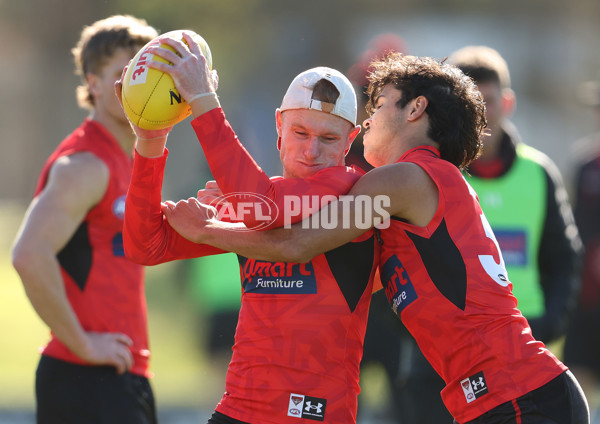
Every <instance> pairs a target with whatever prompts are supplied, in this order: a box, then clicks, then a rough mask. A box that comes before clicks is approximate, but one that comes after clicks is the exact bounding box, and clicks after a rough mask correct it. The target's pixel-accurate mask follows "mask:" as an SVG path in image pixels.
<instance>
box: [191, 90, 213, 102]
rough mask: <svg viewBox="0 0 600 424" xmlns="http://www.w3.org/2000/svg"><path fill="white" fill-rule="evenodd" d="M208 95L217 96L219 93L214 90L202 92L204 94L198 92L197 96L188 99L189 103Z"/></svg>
mask: <svg viewBox="0 0 600 424" xmlns="http://www.w3.org/2000/svg"><path fill="white" fill-rule="evenodd" d="M208 96H215V97H216V96H217V93H214V92H212V91H210V92H208V93H202V94H196V95H195V96H192V97H190V99H189V100H188V104H189V103H192V102H193V101H194V100H196V99H199V98H201V97H208Z"/></svg>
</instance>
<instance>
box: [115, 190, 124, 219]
mask: <svg viewBox="0 0 600 424" xmlns="http://www.w3.org/2000/svg"><path fill="white" fill-rule="evenodd" d="M126 197H127V196H126V195H125V194H124V195H122V196H119V197H117V198H116V199H115V201H114V202H113V204H112V212H113V215H114V216H116V217H117V218H118V219H123V218H124V217H125V199H126Z"/></svg>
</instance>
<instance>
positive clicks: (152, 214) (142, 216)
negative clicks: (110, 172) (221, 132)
mask: <svg viewBox="0 0 600 424" xmlns="http://www.w3.org/2000/svg"><path fill="white" fill-rule="evenodd" d="M167 155H168V151H165V153H164V155H163V156H162V157H160V158H155V159H148V158H144V157H141V156H140V155H136V157H135V159H134V171H133V174H132V178H131V183H130V186H129V192H128V194H127V200H126V204H125V218H124V224H123V245H124V248H125V254H126V256H127V257H128V258H129V259H130V260H132V261H134V262H136V263H139V264H142V265H156V264H160V263H164V262H169V261H173V260H177V259H188V258H194V257H200V256H206V255H211V254H217V253H223V252H222V251H221V250H220V249H216V248H213V247H211V246H206V245H198V244H195V243H192V242H190V241H188V240H186V239H185V238H183V237H182V236H180V235H179V234H178V233H177V232H176V231H175V230H174V229H173V228H172V227H171V226H170V225H169V223H168V222H167V221H166V220H165V219H164V216H163V213H162V211H161V188H162V183H163V174H164V167H165V163H166V159H167Z"/></svg>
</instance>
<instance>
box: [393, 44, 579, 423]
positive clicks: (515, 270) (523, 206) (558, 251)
mask: <svg viewBox="0 0 600 424" xmlns="http://www.w3.org/2000/svg"><path fill="white" fill-rule="evenodd" d="M448 61H449V63H451V64H453V65H455V66H457V67H458V68H460V69H461V70H462V71H463V72H464V73H465V74H466V75H468V76H470V77H471V78H472V79H473V80H474V81H475V83H476V84H477V88H478V89H479V91H480V92H481V93H482V95H483V98H484V101H485V105H486V119H487V122H488V134H487V135H485V136H484V138H483V147H482V152H481V155H480V156H479V158H478V159H476V160H474V161H473V162H472V163H471V164H470V165H469V167H468V168H467V173H468V174H470V175H468V174H467V175H466V178H467V181H468V182H469V184H471V186H472V187H473V188H474V189H475V192H476V193H477V195H478V197H479V203H480V205H481V208H482V209H483V211H484V212H485V216H486V218H487V219H488V221H489V223H490V225H491V227H492V230H493V231H494V234H495V236H496V239H497V241H498V244H499V246H500V249H501V251H502V255H503V257H504V261H505V265H506V269H507V271H508V275H509V276H510V281H511V282H512V283H513V294H514V295H515V297H516V298H517V301H518V307H519V310H520V311H521V312H522V313H523V315H524V316H525V317H526V318H527V320H528V322H529V325H530V327H531V330H532V332H533V336H534V337H535V338H536V339H537V340H540V341H541V342H543V343H545V344H548V343H552V342H555V341H557V340H558V339H559V338H561V337H562V336H564V334H565V331H566V328H567V322H568V319H569V316H570V314H571V313H572V312H573V310H574V308H575V299H576V296H577V290H578V287H579V271H580V266H579V265H580V254H581V241H580V239H579V236H578V234H577V228H576V226H575V224H574V219H573V214H572V211H571V207H570V204H569V202H568V197H567V192H566V189H565V186H564V183H563V180H562V177H561V175H560V173H559V171H558V168H557V167H556V166H555V165H554V163H553V162H552V161H551V160H550V159H549V158H548V157H547V156H546V155H545V154H543V153H542V152H540V151H538V150H536V149H534V148H533V147H530V146H528V145H526V144H525V143H523V142H522V141H521V140H520V137H519V134H518V133H517V130H516V129H515V127H514V125H513V124H512V123H511V122H510V120H509V118H510V116H511V114H512V113H513V111H514V108H515V104H516V99H515V93H514V92H513V90H512V89H511V83H510V73H509V69H508V65H507V64H506V61H505V60H504V58H503V57H502V56H501V55H500V54H499V53H498V52H497V51H496V50H494V49H492V48H490V47H487V46H467V47H464V48H462V49H459V50H457V51H455V52H454V53H452V54H451V55H450V57H449V59H448ZM406 346H407V347H408V346H412V349H411V353H410V362H409V364H410V365H409V367H408V368H407V369H404V368H403V370H402V371H403V374H404V375H406V378H405V380H404V381H405V383H406V385H405V386H404V389H403V396H404V397H405V400H404V402H405V404H406V405H412V407H411V408H410V409H409V410H407V411H406V412H408V413H409V414H410V416H409V417H407V419H410V421H407V422H423V423H438V422H448V420H449V419H451V418H450V414H449V413H448V411H447V410H446V408H445V407H444V405H443V403H442V402H441V398H440V396H439V392H440V391H441V390H442V389H443V387H444V382H443V381H442V380H441V379H440V378H439V377H438V376H437V374H436V373H435V372H434V370H433V368H432V367H431V366H430V365H429V364H428V363H427V361H426V360H425V358H424V356H423V355H422V354H421V352H420V351H419V349H418V347H417V346H416V345H415V344H414V343H410V342H409V341H408V340H407V343H406Z"/></svg>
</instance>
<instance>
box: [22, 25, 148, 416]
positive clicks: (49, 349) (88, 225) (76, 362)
mask: <svg viewBox="0 0 600 424" xmlns="http://www.w3.org/2000/svg"><path fill="white" fill-rule="evenodd" d="M157 35H158V34H157V31H156V30H155V29H154V28H153V27H151V26H149V25H148V24H147V23H146V21H144V20H142V19H137V18H135V17H132V16H128V15H127V16H121V15H119V16H112V17H109V18H106V19H102V20H99V21H97V22H95V23H93V24H92V25H90V26H86V27H85V28H84V29H83V31H82V33H81V37H80V39H79V41H78V43H77V45H76V46H75V47H74V48H73V49H72V53H73V56H74V60H75V67H76V72H77V74H79V75H80V76H81V78H82V85H81V86H80V87H78V88H77V100H78V102H79V105H80V106H81V107H82V108H85V109H88V110H89V112H90V114H89V116H88V117H87V118H86V119H85V120H84V122H83V123H82V124H81V125H80V126H79V127H78V128H77V129H76V130H75V131H74V132H73V133H71V134H70V135H69V136H68V137H67V138H66V139H65V140H64V141H62V142H61V143H60V144H59V145H58V147H57V148H56V150H55V151H54V152H53V153H52V155H51V156H50V157H49V159H48V160H47V162H46V163H45V165H44V167H43V169H42V171H41V174H40V177H39V180H38V183H37V187H36V189H35V197H34V199H33V201H32V202H31V204H30V205H29V208H28V209H27V212H26V214H25V218H24V221H23V223H22V225H21V228H20V229H19V232H18V234H17V238H16V241H15V244H14V247H13V265H14V267H15V269H16V270H17V272H18V273H19V276H20V277H21V280H22V282H23V285H24V287H25V291H26V293H27V296H28V297H29V300H30V301H31V304H32V305H33V307H34V309H35V311H36V312H37V314H38V315H39V316H40V318H41V319H42V320H43V321H44V322H45V323H46V325H48V327H49V328H50V330H51V340H50V342H49V343H48V344H47V345H46V346H45V347H44V348H43V350H42V356H41V359H40V361H39V365H38V368H37V373H36V401H37V422H38V423H40V424H43V423H49V424H50V423H52V424H54V423H58V422H60V423H71V424H81V423H101V424H115V423H117V424H119V423H122V424H150V423H156V411H155V402H154V396H153V393H152V389H151V386H150V383H149V380H148V379H149V378H150V376H151V373H150V371H149V359H150V351H149V346H148V329H147V313H146V301H145V295H144V269H143V267H142V266H140V265H138V264H134V263H133V262H131V261H129V260H128V259H127V258H125V254H124V252H123V239H122V230H123V213H124V207H125V197H126V193H127V189H128V186H129V180H130V178H131V170H132V164H133V163H132V154H133V147H134V143H135V134H134V133H133V131H132V130H131V127H130V126H129V122H128V121H127V119H126V117H125V114H124V113H123V110H122V108H121V106H120V104H119V102H118V99H117V98H116V97H115V94H114V83H115V81H116V80H118V79H119V76H120V75H121V71H122V69H123V67H124V66H125V65H127V63H128V62H129V60H130V59H131V58H132V57H133V56H134V55H135V54H136V53H137V51H138V50H139V49H140V48H141V47H143V46H144V45H145V44H146V43H147V42H149V41H150V40H152V39H153V38H154V37H156V36H157Z"/></svg>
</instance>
